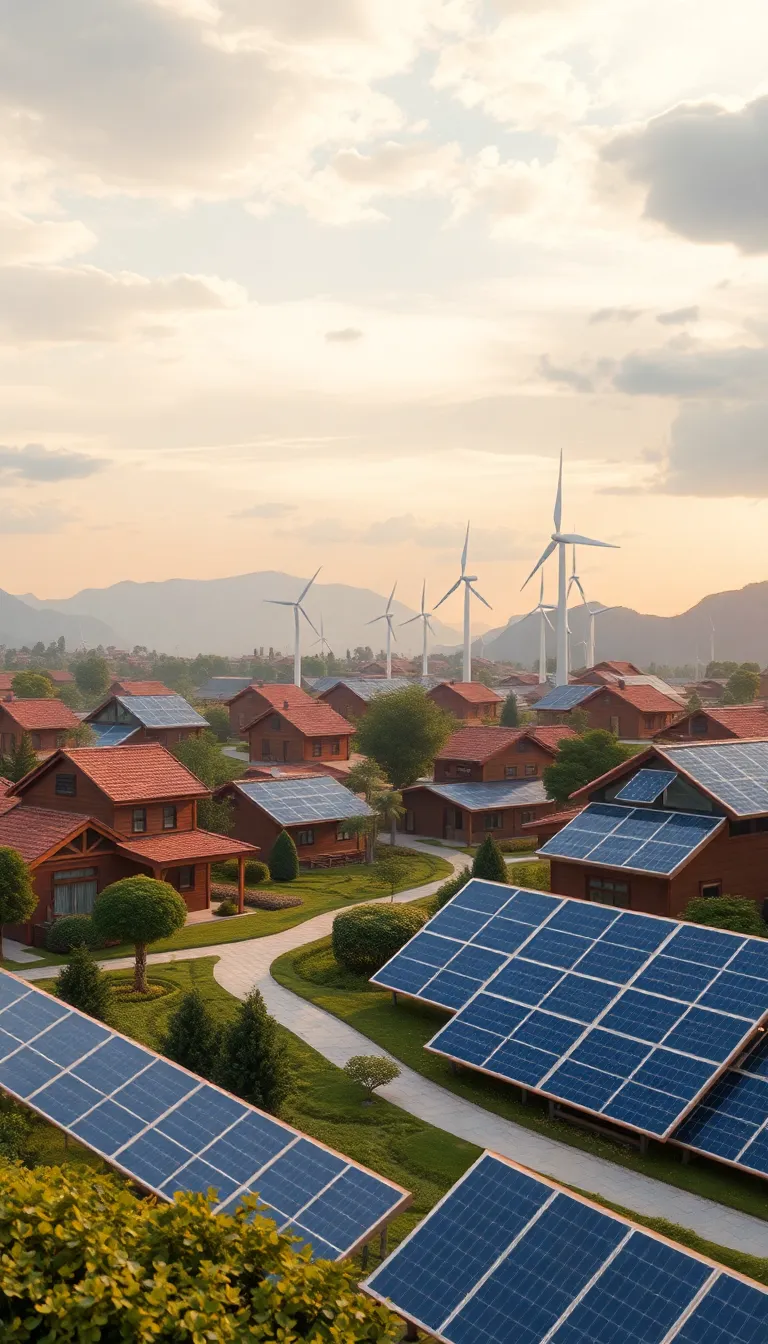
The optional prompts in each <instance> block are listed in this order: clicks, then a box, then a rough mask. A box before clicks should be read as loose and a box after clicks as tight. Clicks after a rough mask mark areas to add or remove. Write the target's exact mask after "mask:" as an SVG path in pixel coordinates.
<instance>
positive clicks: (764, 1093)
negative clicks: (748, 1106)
mask: <svg viewBox="0 0 768 1344" xmlns="http://www.w3.org/2000/svg"><path fill="white" fill-rule="evenodd" d="M750 1080H752V1081H753V1083H754V1084H755V1085H762V1086H760V1093H761V1097H760V1104H764V1106H765V1110H764V1113H763V1112H762V1110H761V1111H760V1119H759V1122H756V1123H753V1122H752V1121H751V1120H747V1119H745V1116H744V1106H743V1096H740V1095H738V1093H739V1090H740V1087H741V1085H742V1084H744V1083H746V1084H747V1086H748V1085H749V1082H750ZM729 1085H730V1087H731V1088H732V1091H730V1092H729ZM744 1090H746V1089H744ZM723 1093H725V1094H726V1095H725V1096H724V1097H723V1100H722V1101H721V1100H720V1096H722V1094H723ZM734 1098H735V1102H734ZM755 1100H757V1098H755ZM739 1109H741V1114H739ZM708 1121H709V1123H710V1124H711V1125H712V1133H713V1135H714V1134H716V1133H718V1132H719V1133H720V1134H722V1135H724V1136H725V1135H727V1133H728V1131H729V1130H730V1132H731V1134H732V1135H733V1136H734V1149H735V1151H734V1155H733V1156H731V1157H728V1156H726V1155H725V1154H724V1153H723V1152H718V1151H717V1149H716V1148H715V1147H714V1145H713V1144H712V1143H710V1144H709V1146H708V1145H707V1143H706V1142H698V1143H697V1142H694V1141H693V1139H688V1138H681V1137H680V1135H681V1134H685V1132H686V1131H689V1132H690V1131H691V1130H693V1129H694V1127H695V1126H696V1124H697V1122H698V1123H701V1124H702V1125H704V1124H705V1123H706V1122H708ZM713 1121H714V1124H712V1122H713ZM747 1130H749V1133H747V1132H746V1131H747ZM737 1139H741V1140H743V1141H742V1142H740V1143H739V1145H738V1147H736V1140H737ZM670 1142H671V1143H674V1144H675V1146H676V1147H679V1148H683V1149H687V1150H688V1151H689V1152H692V1153H697V1154H699V1155H701V1156H703V1157H709V1158H712V1159H713V1160H714V1161H716V1162H723V1163H725V1164H726V1165H727V1166H729V1167H733V1168H734V1169H735V1170H737V1171H745V1172H749V1174H750V1175H753V1176H761V1177H763V1179H766V1178H768V1033H766V1034H763V1036H762V1037H760V1038H758V1040H756V1041H755V1042H753V1044H752V1045H751V1046H750V1047H749V1048H748V1049H747V1050H746V1051H745V1052H744V1053H743V1054H742V1056H741V1058H740V1059H738V1060H737V1062H736V1064H735V1065H733V1066H732V1067H731V1068H728V1069H726V1070H725V1072H724V1073H723V1074H721V1076H720V1078H719V1079H718V1080H717V1083H715V1085H714V1086H713V1087H712V1088H711V1089H710V1090H709V1091H708V1092H707V1093H706V1094H705V1095H704V1096H703V1097H702V1099H701V1101H700V1102H699V1103H698V1105H697V1106H696V1107H694V1109H693V1110H692V1111H691V1112H690V1113H689V1114H688V1115H687V1116H686V1118H685V1120H684V1121H683V1122H682V1123H681V1124H680V1125H679V1126H678V1128H677V1129H676V1130H675V1133H674V1134H673V1135H672V1137H671V1139H670ZM758 1153H762V1155H763V1157H762V1163H761V1164H758V1163H757V1162H756V1161H754V1160H753V1159H754V1158H755V1156H756V1154H758Z"/></svg>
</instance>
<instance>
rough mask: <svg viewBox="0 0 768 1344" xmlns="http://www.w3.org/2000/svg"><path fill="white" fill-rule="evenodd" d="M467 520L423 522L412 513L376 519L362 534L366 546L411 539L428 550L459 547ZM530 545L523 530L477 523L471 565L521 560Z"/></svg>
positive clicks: (472, 534)
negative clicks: (476, 561)
mask: <svg viewBox="0 0 768 1344" xmlns="http://www.w3.org/2000/svg"><path fill="white" fill-rule="evenodd" d="M465 535H466V524H465V523H453V522H449V523H421V522H419V520H418V519H417V518H416V517H415V516H414V515H413V514H412V513H405V514H400V515H398V516H396V517H393V518H384V519H382V520H381V521H380V522H377V523H372V524H371V525H370V527H368V528H367V529H366V530H365V531H364V532H363V533H362V535H361V536H360V541H361V542H363V543H364V545H366V546H402V545H403V544H404V543H407V542H411V543H412V544H413V545H415V546H420V547H423V548H424V549H425V550H436V551H455V552H456V555H457V557H458V556H459V554H460V551H461V547H462V546H463V545H464V537H465ZM529 553H530V548H529V547H528V546H526V545H525V544H524V543H521V541H520V536H519V533H516V532H512V530H511V529H509V528H506V527H497V528H489V527H473V528H471V530H470V537H469V557H470V566H471V564H472V563H474V561H475V560H518V559H520V558H521V557H524V556H527V555H528V554H529Z"/></svg>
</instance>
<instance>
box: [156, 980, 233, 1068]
mask: <svg viewBox="0 0 768 1344" xmlns="http://www.w3.org/2000/svg"><path fill="white" fill-rule="evenodd" d="M160 1049H161V1051H162V1053H163V1054H164V1055H166V1056H167V1058H168V1059H172V1060H173V1061H174V1063H176V1064H181V1065H182V1067H183V1068H185V1069H191V1070H192V1072H193V1073H199V1074H200V1076H201V1077H202V1078H210V1077H211V1076H212V1074H213V1072H214V1070H215V1068H216V1064H217V1061H218V1059H219V1057H220V1053H221V1029H220V1027H219V1026H218V1024H217V1023H216V1022H215V1021H214V1019H213V1017H212V1016H211V1013H210V1011H209V1009H208V1007H207V1005H206V1003H205V1002H204V1000H203V997H202V995H201V993H200V991H199V990H198V989H193V990H190V992H189V993H188V994H185V995H184V997H183V999H182V1000H181V1003H180V1004H179V1006H178V1008H177V1009H176V1011H175V1012H174V1013H171V1016H170V1017H169V1019H168V1030H167V1032H166V1034H165V1036H164V1037H163V1040H162V1042H161V1045H160Z"/></svg>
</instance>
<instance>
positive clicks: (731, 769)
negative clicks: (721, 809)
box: [664, 742, 768, 817]
mask: <svg viewBox="0 0 768 1344" xmlns="http://www.w3.org/2000/svg"><path fill="white" fill-rule="evenodd" d="M664 757H665V759H666V760H668V761H669V762H670V763H671V764H672V765H673V766H676V767H677V768H679V769H680V770H682V771H683V772H684V773H685V774H686V775H689V776H690V778H691V779H692V780H694V782H695V783H696V784H700V785H701V787H702V788H703V789H706V791H707V793H710V794H712V796H713V797H715V798H717V799H719V801H720V802H722V803H724V804H725V806H726V807H728V808H730V810H731V811H732V812H733V813H734V814H735V815H736V816H737V817H753V816H759V815H760V814H761V813H764V812H768V742H718V743H712V744H711V745H708V746H703V745H702V746H695V747H666V746H665V747H664Z"/></svg>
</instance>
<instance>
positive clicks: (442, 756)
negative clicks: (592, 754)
mask: <svg viewBox="0 0 768 1344" xmlns="http://www.w3.org/2000/svg"><path fill="white" fill-rule="evenodd" d="M575 736H576V733H575V732H574V730H573V728H566V727H565V726H564V725H561V724H553V725H552V726H551V727H533V726H532V727H530V728H497V727H495V726H494V725H489V726H487V727H482V728H460V729H459V730H458V732H456V733H454V734H453V736H452V737H450V738H449V739H448V741H447V742H446V744H445V746H444V747H443V749H442V751H441V752H440V753H439V755H438V756H437V758H436V759H437V760H438V761H456V760H460V761H473V762H475V763H482V762H483V761H489V760H490V759H491V757H492V756H495V755H496V754H497V752H499V751H504V750H506V748H507V747H508V746H509V745H510V744H511V743H512V742H516V741H518V739H520V738H523V737H526V738H528V739H529V741H531V742H538V744H539V745H540V746H542V747H543V748H544V749H545V751H549V752H551V753H552V755H554V753H555V752H556V751H557V747H558V743H559V741H560V739H561V738H563V737H575Z"/></svg>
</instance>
